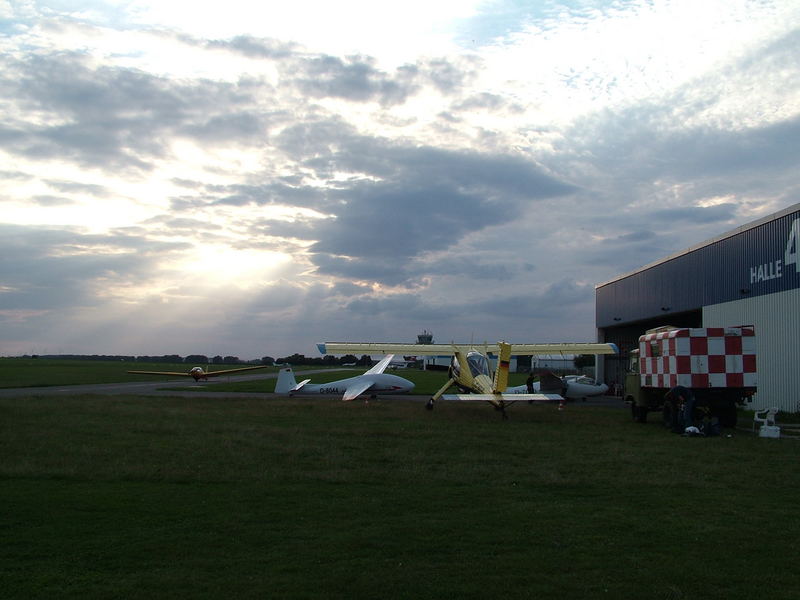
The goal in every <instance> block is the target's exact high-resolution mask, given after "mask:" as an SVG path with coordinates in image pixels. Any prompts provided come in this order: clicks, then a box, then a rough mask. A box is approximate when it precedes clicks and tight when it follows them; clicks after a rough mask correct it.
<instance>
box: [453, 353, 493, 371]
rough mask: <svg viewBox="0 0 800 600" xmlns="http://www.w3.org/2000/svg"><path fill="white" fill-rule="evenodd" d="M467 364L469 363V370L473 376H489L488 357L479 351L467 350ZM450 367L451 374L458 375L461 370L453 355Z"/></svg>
mask: <svg viewBox="0 0 800 600" xmlns="http://www.w3.org/2000/svg"><path fill="white" fill-rule="evenodd" d="M467 364H468V365H469V371H470V373H472V376H473V377H476V376H478V375H486V376H488V377H491V374H490V372H489V359H488V358H486V357H485V356H484V355H483V354H481V353H480V352H469V353H468V354H467ZM450 368H451V369H452V371H453V374H454V375H455V376H456V377H458V375H459V373H460V372H461V365H460V364H459V362H458V359H457V358H456V357H455V356H454V357H453V363H452V365H451V366H450Z"/></svg>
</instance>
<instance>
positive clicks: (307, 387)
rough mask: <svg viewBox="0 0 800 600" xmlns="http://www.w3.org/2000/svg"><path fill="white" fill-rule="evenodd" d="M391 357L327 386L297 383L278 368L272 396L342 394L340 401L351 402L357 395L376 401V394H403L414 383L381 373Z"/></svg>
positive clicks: (286, 371) (290, 371)
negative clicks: (365, 370)
mask: <svg viewBox="0 0 800 600" xmlns="http://www.w3.org/2000/svg"><path fill="white" fill-rule="evenodd" d="M393 358H394V355H393V354H389V355H388V356H385V357H384V358H383V359H382V360H381V361H380V362H379V363H377V364H376V365H375V366H374V367H372V368H371V369H370V370H369V371H367V372H366V373H364V374H363V375H357V376H356V377H348V378H347V379H340V380H338V381H331V382H329V383H317V384H312V383H309V382H310V381H311V380H310V379H306V380H305V381H301V382H300V383H297V380H296V379H295V378H294V373H293V372H292V368H291V367H289V368H286V369H281V370H280V373H278V381H277V382H276V384H275V393H276V394H288V395H289V396H294V395H295V394H299V395H312V394H325V395H331V394H336V395H338V394H342V400H344V401H345V402H348V401H350V400H355V399H356V398H358V397H359V396H369V397H370V398H376V397H377V395H378V394H382V395H383V394H407V393H409V392H410V391H412V390H413V389H414V384H413V383H412V382H411V381H409V380H408V379H403V378H402V377H398V376H397V375H388V374H386V373H384V371H385V370H386V367H387V366H388V365H389V363H390V362H391V361H392V359H393Z"/></svg>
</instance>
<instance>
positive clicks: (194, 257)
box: [0, 0, 800, 359]
mask: <svg viewBox="0 0 800 600" xmlns="http://www.w3.org/2000/svg"><path fill="white" fill-rule="evenodd" d="M798 165H800V3H798V2H796V0H775V1H768V0H764V1H756V0H704V1H703V2H696V1H695V0H663V1H658V0H650V1H645V0H616V1H613V2H608V1H599V0H598V1H593V0H563V1H528V2H522V1H516V0H497V1H478V0H457V1H454V0H440V1H437V2H430V1H426V2H422V1H419V0H406V1H405V2H403V3H402V5H401V4H400V3H388V2H386V3H384V2H375V1H374V0H371V1H363V0H353V1H350V0H339V1H337V2H327V1H325V2H323V1H312V0H293V1H292V2H273V1H271V0H266V1H264V2H252V1H250V0H227V1H226V2H219V1H214V0H196V1H194V2H179V1H173V0H133V1H128V0H107V1H101V0H95V1H85V2H81V1H78V0H73V1H68V0H50V1H37V0H21V1H17V0H0V356H16V355H21V354H124V355H141V354H158V355H160V354H180V355H189V354H205V355H208V356H213V355H217V354H219V355H233V356H238V357H240V358H242V359H253V358H260V357H263V356H273V357H282V356H287V355H290V354H293V353H300V354H305V355H307V356H316V355H317V351H316V347H315V343H316V342H323V341H393V342H414V341H416V336H417V334H419V333H421V332H422V331H423V330H428V331H430V332H432V333H433V335H434V340H435V341H436V342H440V343H447V342H451V341H456V342H469V341H475V342H482V341H489V342H494V341H497V340H507V341H510V342H517V343H534V342H573V341H575V342H577V341H594V340H595V339H596V329H595V320H594V316H595V313H594V293H595V292H594V290H595V285H597V284H599V283H603V282H605V281H608V280H610V279H612V278H614V277H616V276H618V275H621V274H623V273H627V272H629V271H631V270H634V269H636V268H638V267H640V266H643V265H645V264H648V263H650V262H653V261H655V260H658V259H660V258H663V257H665V256H667V255H669V254H671V253H673V252H675V251H678V250H681V249H684V248H687V247H689V246H692V245H694V244H697V243H699V242H702V241H703V240H706V239H709V238H711V237H714V236H716V235H719V234H721V233H724V232H726V231H730V230H732V229H734V228H736V227H738V226H740V225H743V224H745V223H747V222H750V221H752V220H755V219H758V218H760V217H763V216H766V215H769V214H772V213H774V212H776V211H778V210H781V209H783V208H785V207H787V206H790V205H792V204H794V203H797V202H800V178H799V177H798V173H799V171H798Z"/></svg>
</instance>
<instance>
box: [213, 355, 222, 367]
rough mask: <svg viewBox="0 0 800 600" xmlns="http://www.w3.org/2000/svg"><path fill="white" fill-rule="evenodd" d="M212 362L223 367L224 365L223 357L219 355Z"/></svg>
mask: <svg viewBox="0 0 800 600" xmlns="http://www.w3.org/2000/svg"><path fill="white" fill-rule="evenodd" d="M211 362H212V363H213V364H215V365H221V364H222V363H223V360H222V357H221V356H220V355H219V354H217V355H216V356H215V357H214V358H212V359H211Z"/></svg>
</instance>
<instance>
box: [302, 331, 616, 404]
mask: <svg viewBox="0 0 800 600" xmlns="http://www.w3.org/2000/svg"><path fill="white" fill-rule="evenodd" d="M317 347H318V348H319V351H320V352H321V353H322V354H353V353H365V354H400V355H415V356H416V355H447V354H450V355H452V356H453V360H452V362H451V363H450V368H449V370H448V375H449V377H448V380H447V383H445V384H444V385H443V386H442V387H441V388H440V389H439V391H437V392H436V393H435V394H434V395H433V396H432V397H431V399H430V400H428V403H427V404H426V408H428V410H433V405H434V403H435V402H436V401H437V400H439V398H442V399H444V400H462V401H484V402H488V403H489V404H491V405H492V406H494V407H495V409H497V410H499V411H500V412H502V413H503V418H506V413H505V409H506V407H508V406H510V405H511V404H513V403H514V402H519V401H523V400H527V401H529V402H554V401H559V402H563V401H564V397H563V396H562V395H561V387H562V385H561V380H560V379H558V378H557V377H555V376H553V377H552V378H551V379H553V380H557V382H558V383H557V384H555V387H554V388H553V387H551V386H549V385H548V383H549V382H548V381H544V380H543V381H542V386H541V388H540V389H541V391H542V392H545V391H547V392H549V393H536V394H513V393H505V392H506V389H507V388H508V366H509V362H510V361H511V356H512V354H514V355H526V356H528V355H530V356H533V355H553V354H562V355H563V354H617V353H618V352H619V349H618V348H617V347H616V346H615V345H614V344H606V343H603V344H583V343H578V344H509V343H507V342H497V343H496V344H483V345H479V346H478V347H476V346H475V345H464V344H391V343H390V344H384V343H377V342H366V343H350V342H325V343H323V344H317ZM479 348H480V350H483V352H481V351H480V350H479ZM489 353H492V354H494V355H496V356H497V358H498V360H497V368H496V369H495V372H494V376H492V374H491V372H490V368H489V357H488V355H489ZM452 386H457V387H458V388H459V389H460V390H461V391H462V392H463V393H461V394H445V392H446V391H447V390H448V389H449V388H450V387H452ZM550 392H555V393H550Z"/></svg>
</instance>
